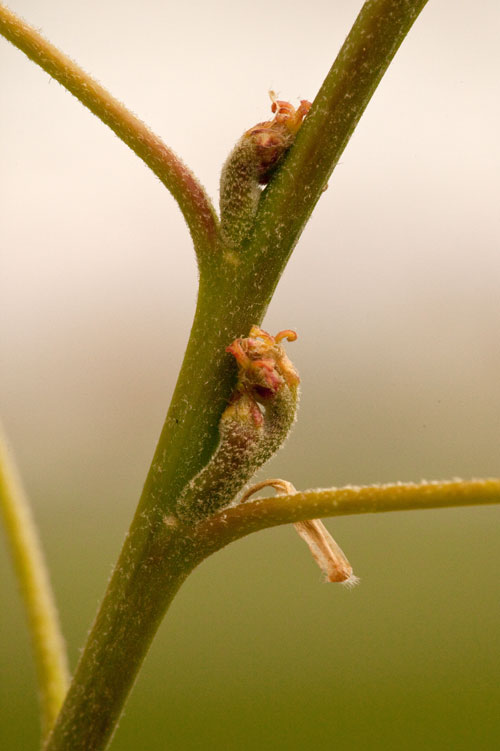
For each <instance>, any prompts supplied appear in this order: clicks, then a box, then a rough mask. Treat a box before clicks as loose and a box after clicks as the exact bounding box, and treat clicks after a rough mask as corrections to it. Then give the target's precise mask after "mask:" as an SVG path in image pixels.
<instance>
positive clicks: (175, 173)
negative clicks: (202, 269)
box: [0, 4, 218, 256]
mask: <svg viewBox="0 0 500 751" xmlns="http://www.w3.org/2000/svg"><path fill="white" fill-rule="evenodd" d="M0 34H2V35H3V36H4V37H5V38H6V39H7V40H8V41H9V42H12V44H13V45H15V46H16V47H17V48H18V49H20V50H21V51H22V52H24V53H25V55H27V56H28V57H29V58H30V60H33V62H35V63H36V64H37V65H39V66H40V67H41V68H43V70H45V71H46V72H47V73H48V74H49V75H50V76H52V78H55V79H56V80H57V81H59V83H60V84H61V85H62V86H64V87H65V88H66V89H68V91H70V92H71V93H72V94H73V95H74V96H75V97H76V98H77V99H79V100H80V102H81V103H82V104H84V105H85V106H86V107H87V108H88V109H89V110H90V111H91V112H93V113H94V115H96V116H97V117H98V118H99V119H100V120H102V121H103V123H105V124H106V125H108V126H109V127H110V128H111V130H112V131H113V132H114V133H116V135H117V136H118V138H120V139H121V140H122V141H123V142H124V143H126V144H127V146H129V147H130V148H131V149H132V151H134V152H135V153H136V154H137V156H138V157H140V158H141V159H142V160H143V161H144V162H145V163H146V164H147V165H148V167H149V168H150V169H151V170H152V171H153V172H154V173H155V175H157V177H159V178H160V180H161V182H162V183H163V184H164V185H165V187H166V188H168V190H169V191H170V192H171V193H172V195H173V197H174V198H175V200H176V201H177V203H178V204H179V207H180V209H181V211H182V213H183V215H184V219H185V220H186V222H187V225H188V227H189V229H190V232H191V235H192V238H193V242H194V245H195V248H196V251H197V253H198V255H199V256H200V255H201V256H203V255H204V254H206V253H208V252H209V251H211V250H213V246H214V243H215V240H216V236H217V227H218V219H217V216H216V213H215V210H214V208H213V206H212V203H211V201H210V199H209V197H208V196H207V194H206V192H205V190H204V189H203V188H202V186H201V185H200V183H199V182H198V181H197V179H196V178H195V176H194V175H193V173H192V172H191V171H190V170H189V169H188V168H187V167H186V165H185V164H183V162H182V161H181V160H180V159H179V158H178V157H177V156H176V155H175V154H174V152H173V151H172V150H171V149H169V148H168V147H167V146H166V145H165V144H164V143H163V141H162V140H161V138H159V137H158V136H157V135H155V134H154V133H153V132H152V131H151V130H150V129H149V128H148V127H147V126H146V125H145V124H144V123H143V122H142V121H141V120H139V118H137V117H136V116H135V115H134V114H132V112H130V111H129V110H128V109H127V108H126V107H125V106H124V105H123V104H121V102H119V101H118V100H117V99H115V98H114V97H113V96H111V94H110V93H109V92H108V91H106V89H105V88H104V87H103V86H101V85H100V84H99V83H97V81H95V80H94V79H93V78H91V77H90V76H89V75H88V74H87V73H85V71H83V70H82V69H81V68H80V67H79V66H78V65H77V64H76V63H74V62H73V61H72V60H71V59H70V58H69V57H67V56H66V55H65V54H63V53H62V52H60V51H59V50H58V49H57V48H56V47H55V46H54V45H53V44H51V43H50V42H48V41H47V40H46V39H44V37H43V36H42V35H41V34H39V32H38V31H36V29H34V28H33V27H32V26H30V25H29V24H27V23H26V22H25V21H23V20H22V19H21V18H19V17H18V16H16V15H15V14H14V13H12V11H10V10H9V9H8V8H6V7H5V6H4V5H1V4H0Z"/></svg>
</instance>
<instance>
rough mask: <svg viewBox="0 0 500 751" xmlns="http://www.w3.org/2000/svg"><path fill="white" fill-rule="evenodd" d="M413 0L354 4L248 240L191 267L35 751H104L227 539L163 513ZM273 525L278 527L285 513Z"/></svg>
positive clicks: (188, 473) (198, 462)
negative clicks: (139, 455)
mask: <svg viewBox="0 0 500 751" xmlns="http://www.w3.org/2000/svg"><path fill="white" fill-rule="evenodd" d="M424 4H425V2H423V0H414V1H413V2H410V1H409V0H406V1H404V0H369V2H367V3H366V4H365V6H364V7H363V10H362V11H361V14H360V16H359V17H358V20H357V21H356V23H355V25H354V27H353V29H352V31H351V33H350V35H349V37H348V39H347V41H346V43H345V45H344V47H343V48H342V51H341V53H340V55H339V57H338V58H337V61H336V63H335V65H334V67H333V69H332V71H331V72H330V74H329V75H328V77H327V79H326V81H325V84H324V85H323V88H322V90H321V92H320V94H319V95H318V97H317V98H316V103H315V105H314V106H313V110H312V111H311V113H312V114H311V120H310V122H309V123H308V120H309V117H308V118H306V121H305V124H304V125H303V128H302V129H301V131H299V135H298V137H297V140H296V144H295V145H294V146H293V147H292V149H291V151H290V154H289V156H288V157H287V159H286V160H285V162H284V164H283V166H282V167H280V168H279V169H278V172H277V174H276V176H275V177H274V178H273V179H272V180H271V182H270V184H269V186H268V188H267V189H266V190H265V193H264V195H263V196H262V198H261V199H260V203H259V210H258V214H257V219H256V224H255V226H254V232H253V234H252V235H251V237H250V239H249V240H248V241H245V242H244V243H243V244H242V247H241V248H238V249H237V251H238V252H234V249H233V248H230V249H227V248H221V252H220V253H216V254H213V255H212V256H211V257H210V258H209V262H208V263H205V264H203V265H201V266H200V291H199V295H198V304H197V310H196V315H195V320H194V323H193V328H192V331H191V336H190V340H189V343H188V347H187V351H186V355H185V358H184V362H183V365H182V369H181V372H180V375H179V379H178V382H177V386H176V390H175V392H174V396H173V398H172V403H171V405H170V409H169V412H168V415H167V418H166V421H165V424H164V427H163V431H162V434H161V436H160V439H159V442H158V446H157V449H156V452H155V455H154V458H153V462H152V465H151V468H150V471H149V473H148V477H147V478H146V482H145V485H144V489H143V493H142V496H141V500H140V503H139V507H138V509H137V512H136V515H135V517H134V520H133V522H132V525H131V528H130V531H129V534H128V536H127V539H126V541H125V543H124V547H123V549H122V553H121V555H120V559H119V561H118V563H117V566H116V569H115V571H114V573H113V576H112V579H111V581H110V584H109V587H108V590H107V593H106V595H105V598H104V600H103V603H102V606H101V608H100V611H99V613H98V615H97V618H96V621H95V623H94V626H93V628H92V630H91V633H90V635H89V638H88V641H87V644H86V647H85V650H84V652H83V654H82V657H81V659H80V662H79V665H78V667H77V670H76V673H75V676H74V678H73V682H72V685H71V687H70V689H69V691H68V695H67V697H66V700H65V703H64V706H63V708H62V710H61V713H60V716H59V718H58V720H57V723H56V725H55V727H54V729H53V732H52V734H51V736H50V738H49V739H48V741H47V744H46V751H66V750H67V749H68V748H71V750H72V751H86V749H88V748H92V749H93V751H100V750H101V749H103V748H105V747H106V745H107V743H108V741H109V738H110V736H111V734H112V732H113V728H114V726H115V724H116V722H117V720H118V717H119V714H120V712H121V709H122V707H123V704H124V702H125V699H126V696H127V694H128V692H129V690H130V688H131V686H132V684H133V681H134V679H135V676H136V674H137V671H138V669H139V667H140V664H141V663H142V661H143V659H144V656H145V654H146V652H147V650H148V648H149V644H150V642H151V639H152V638H153V635H154V633H155V631H156V629H157V627H158V625H159V623H160V621H161V618H162V616H163V614H164V612H165V610H166V608H167V606H168V603H169V602H170V600H171V599H172V597H173V595H174V594H175V592H176V590H177V588H178V587H179V586H180V584H181V582H182V581H183V579H184V578H185V577H186V576H187V575H188V573H189V572H190V571H191V570H192V568H194V566H195V565H197V563H199V562H200V560H202V559H203V558H204V557H206V556H207V555H208V554H209V553H210V552H214V551H215V550H217V549H219V548H220V547H222V546H223V545H224V544H227V542H229V541H230V539H236V537H237V536H238V534H236V533H235V535H236V536H233V537H232V538H231V535H230V534H228V535H226V537H224V533H223V531H222V528H223V524H222V517H221V516H217V517H214V520H215V519H218V520H219V522H220V524H219V526H217V524H215V526H214V527H213V528H212V527H211V528H207V534H206V535H205V537H202V536H201V533H200V529H203V527H200V528H195V529H193V527H191V526H189V525H186V524H181V523H180V522H179V521H178V520H176V518H175V516H173V515H172V513H173V511H174V509H175V505H176V501H177V499H178V498H179V495H180V493H181V492H182V490H183V488H184V487H185V486H186V483H188V482H189V481H190V480H191V479H192V478H193V477H194V476H196V475H197V474H198V473H199V472H200V471H201V470H202V469H203V468H204V467H205V466H206V464H207V462H208V461H209V459H210V457H211V455H212V453H213V451H214V449H215V447H216V445H217V442H218V438H219V434H218V427H217V426H218V423H219V419H220V416H221V413H222V411H223V410H224V408H225V407H226V405H227V403H228V400H229V397H230V394H231V392H232V390H233V388H234V383H235V375H236V374H235V370H234V366H232V365H231V362H230V359H231V358H230V356H229V355H227V354H226V353H225V348H226V347H227V345H228V344H229V343H230V342H232V341H233V340H234V339H236V338H237V337H241V336H245V335H247V334H248V331H249V330H250V327H251V325H252V324H257V325H258V324H260V323H261V321H262V318H263V316H264V314H265V311H266V309H267V306H268V304H269V302H270V299H271V296H272V293H273V290H274V288H275V286H276V284H277V282H278V279H279V277H280V275H281V273H282V271H283V268H284V266H285V264H286V261H287V259H288V257H289V255H290V253H291V251H292V249H293V247H294V245H295V243H296V241H297V239H298V236H299V234H300V232H301V231H302V229H303V227H304V224H305V222H306V220H307V218H308V217H309V215H310V213H311V211H312V210H313V208H314V205H315V203H316V201H317V200H318V197H319V195H320V193H321V190H322V188H323V186H324V185H325V183H326V181H327V179H328V176H329V174H330V172H331V170H332V169H333V167H334V165H335V163H336V161H337V160H338V157H339V156H340V153H341V151H342V149H343V148H344V146H345V144H346V143H347V140H348V137H349V135H350V134H351V132H352V130H353V129H354V127H355V125H356V123H357V121H358V119H359V117H360V116H361V114H362V112H363V110H364V108H365V107H366V104H367V102H368V100H369V99H370V96H371V94H372V93H373V91H374V89H375V87H376V85H377V83H378V82H379V80H380V78H381V76H382V74H383V72H384V71H385V70H386V68H387V66H388V64H389V62H390V60H391V59H392V57H393V55H394V53H395V51H396V50H397V48H398V46H399V45H400V43H401V41H402V39H403V37H404V35H405V34H406V33H407V31H408V30H409V29H410V27H411V25H412V23H413V21H414V20H415V18H416V17H417V15H418V13H419V12H420V10H421V9H422V7H423V6H424ZM358 67H359V68H360V69H359V70H358ZM350 86H352V87H353V92H352V96H351V97H350V98H349V87H350ZM302 130H303V131H304V132H303V133H302ZM315 169H318V175H317V177H314V176H313V172H314V170H315ZM275 502H276V501H275V500H273V503H275ZM256 503H260V502H259V501H257V502H256ZM279 503H283V501H281V499H280V500H279ZM248 505H249V507H250V506H253V505H254V504H248ZM226 513H228V514H229V513H234V511H233V510H231V512H229V511H228V512H226ZM329 513H330V512H329ZM322 515H325V514H321V513H320V512H319V509H317V508H307V511H305V513H304V515H303V516H300V515H298V516H297V517H296V519H294V521H300V520H301V519H311V518H315V517H318V516H322ZM269 518H270V519H271V516H270V517H269ZM286 521H289V520H288V519H287V520H286ZM214 523H215V522H214ZM273 523H284V517H283V521H281V522H280V521H279V520H278V521H275V522H273V521H270V525H271V526H272V524H273ZM205 524H208V522H205ZM250 526H251V525H250V523H247V525H246V527H245V525H242V526H241V527H240V529H241V535H240V536H243V535H244V534H248V532H250V531H252V530H251V529H250ZM263 526H266V525H265V524H262V525H261V526H260V527H259V528H262V527H263ZM255 528H256V529H257V526H256V527H255ZM210 529H212V530H213V534H212V533H211V532H210ZM244 529H247V530H248V531H244ZM217 534H220V538H219V539H218V538H217V537H216V535H217ZM89 718H92V719H91V721H89Z"/></svg>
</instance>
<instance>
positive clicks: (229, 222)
mask: <svg viewBox="0 0 500 751" xmlns="http://www.w3.org/2000/svg"><path fill="white" fill-rule="evenodd" d="M269 95H270V97H271V102H272V105H271V111H272V112H274V118H273V120H266V121H265V122H261V123H257V125H254V126H253V127H252V128H250V129H249V130H247V131H246V132H245V133H244V134H243V136H242V137H241V138H240V140H239V141H238V143H237V144H236V146H235V147H234V149H233V150H232V152H231V153H230V155H229V157H228V158H227V160H226V162H225V164H224V166H223V168H222V173H221V181H220V212H221V230H222V236H223V239H224V241H225V242H226V243H227V245H229V246H230V247H239V246H240V245H241V243H242V242H243V241H244V240H245V239H246V238H247V236H248V235H249V233H250V231H251V229H252V226H253V222H254V219H255V215H256V213H257V206H258V203H259V199H260V196H261V192H262V189H261V187H260V186H262V185H267V183H268V182H269V180H270V179H271V177H272V174H273V172H274V171H275V170H276V168H277V166H278V164H279V163H280V162H281V160H282V159H283V157H284V155H285V154H286V152H287V151H288V149H289V148H290V146H291V145H292V144H293V142H294V140H295V137H296V135H297V132H298V130H299V128H300V126H301V125H302V121H303V119H304V117H305V116H306V115H307V113H308V112H309V109H310V107H311V103H310V102H308V101H307V100H305V99H303V100H301V102H300V105H299V107H298V108H297V109H295V107H294V106H293V105H292V104H290V103H289V102H284V101H281V100H278V99H277V98H276V95H275V93H274V92H273V91H270V92H269Z"/></svg>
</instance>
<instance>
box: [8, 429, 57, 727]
mask: <svg viewBox="0 0 500 751" xmlns="http://www.w3.org/2000/svg"><path fill="white" fill-rule="evenodd" d="M0 510H1V512H2V514H3V518H4V525H5V532H6V536H7V540H8V543H9V547H10V550H11V555H12V560H13V563H14V569H15V572H16V575H17V579H18V582H19V588H20V590H21V596H22V600H23V604H24V608H25V611H26V615H27V620H28V627H29V632H30V637H31V642H32V646H33V652H34V657H35V663H36V669H37V679H38V687H39V695H40V713H41V724H42V733H43V735H46V734H47V732H48V731H49V730H50V728H51V727H52V725H53V724H54V721H55V719H56V717H57V714H58V712H59V709H60V708H61V704H62V703H63V699H64V696H65V694H66V690H67V687H68V683H69V678H68V669H67V660H66V650H65V646H64V641H63V638H62V635H61V631H60V627H59V620H58V616H57V610H56V607H55V603H54V596H53V593H52V589H51V586H50V581H49V576H48V573H47V569H46V566H45V561H44V557H43V553H42V549H41V546H40V541H39V539H38V535H37V531H36V526H35V522H34V520H33V516H32V513H31V509H30V506H29V503H28V500H27V498H26V496H25V494H24V492H23V488H22V485H21V481H20V479H19V477H18V473H17V470H16V467H15V465H14V462H13V460H12V458H11V457H10V456H9V453H8V449H7V445H6V442H5V439H4V437H3V435H2V433H1V431H0Z"/></svg>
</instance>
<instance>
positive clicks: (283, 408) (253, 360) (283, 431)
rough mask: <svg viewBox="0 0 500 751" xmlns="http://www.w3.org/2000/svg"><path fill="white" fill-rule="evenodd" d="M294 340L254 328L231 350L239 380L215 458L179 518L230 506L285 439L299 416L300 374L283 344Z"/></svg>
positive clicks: (185, 495)
mask: <svg viewBox="0 0 500 751" xmlns="http://www.w3.org/2000/svg"><path fill="white" fill-rule="evenodd" d="M296 338H297V336H296V334H295V332H293V331H282V332H280V333H279V334H278V335H277V336H276V337H272V336H270V335H269V334H268V333H267V332H265V331H262V329H259V328H257V327H256V326H253V327H252V329H251V331H250V336H249V337H245V338H240V339H236V340H235V341H234V342H233V343H232V344H231V345H229V347H228V348H227V351H228V352H230V353H231V354H233V355H234V357H235V358H236V363H237V366H238V382H237V385H236V388H235V391H234V392H233V396H232V397H231V401H230V402H229V404H228V406H227V407H226V409H225V410H224V412H223V413H222V416H221V419H220V422H219V434H220V440H219V444H218V446H217V448H216V450H215V452H214V454H213V456H212V458H211V459H210V461H209V462H208V464H207V465H206V466H205V467H204V468H203V469H202V470H201V471H200V472H199V473H198V474H197V475H195V477H193V478H192V480H190V482H189V483H188V484H187V485H186V486H185V488H184V489H183V491H182V493H181V495H180V497H179V500H178V502H177V514H178V516H179V517H180V518H182V519H186V520H190V521H197V520H199V519H203V518H206V517H208V516H210V515H211V514H213V513H215V512H216V511H218V510H219V509H221V508H223V507H224V506H227V505H229V504H230V503H231V501H232V500H233V499H234V497H235V496H236V495H237V493H238V492H239V491H240V490H241V488H243V486H244V485H245V484H246V483H247V482H248V481H249V480H250V478H251V477H252V475H253V474H254V473H255V472H256V471H257V470H258V469H259V467H261V466H262V464H264V462H266V461H267V460H268V459H269V458H270V457H271V456H272V455H273V454H274V453H275V452H276V451H277V450H278V448H279V447H280V446H281V444H282V443H283V442H284V440H285V438H286V437H287V435H288V433H289V431H290V428H291V426H292V424H293V422H294V420H295V413H296V409H297V401H298V384H299V376H298V374H297V371H296V370H295V368H294V367H293V365H292V363H291V362H290V360H289V359H288V357H287V356H286V353H285V350H284V348H283V346H282V344H280V342H281V341H282V340H283V339H289V340H292V341H293V340H294V339H296ZM259 404H260V405H263V406H264V407H265V409H264V412H263V411H262V410H261V408H260V407H259Z"/></svg>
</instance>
